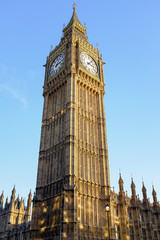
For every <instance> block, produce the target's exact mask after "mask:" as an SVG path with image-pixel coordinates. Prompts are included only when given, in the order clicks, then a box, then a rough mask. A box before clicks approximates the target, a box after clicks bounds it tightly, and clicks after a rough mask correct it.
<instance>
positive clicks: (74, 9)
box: [73, 2, 77, 12]
mask: <svg viewBox="0 0 160 240" xmlns="http://www.w3.org/2000/svg"><path fill="white" fill-rule="evenodd" d="M76 8H77V6H76V3H75V2H74V3H73V11H74V12H75V11H76Z"/></svg>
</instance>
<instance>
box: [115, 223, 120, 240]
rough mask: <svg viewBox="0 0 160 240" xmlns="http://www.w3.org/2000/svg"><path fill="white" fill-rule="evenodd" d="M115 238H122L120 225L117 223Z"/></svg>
mask: <svg viewBox="0 0 160 240" xmlns="http://www.w3.org/2000/svg"><path fill="white" fill-rule="evenodd" d="M115 239H121V235H120V226H119V225H115Z"/></svg>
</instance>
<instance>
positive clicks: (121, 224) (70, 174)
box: [0, 5, 160, 240]
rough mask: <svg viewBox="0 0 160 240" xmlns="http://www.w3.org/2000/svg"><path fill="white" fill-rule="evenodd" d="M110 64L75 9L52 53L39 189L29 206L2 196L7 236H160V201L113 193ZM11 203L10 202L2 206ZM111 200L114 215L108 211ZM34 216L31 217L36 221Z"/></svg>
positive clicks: (0, 223)
mask: <svg viewBox="0 0 160 240" xmlns="http://www.w3.org/2000/svg"><path fill="white" fill-rule="evenodd" d="M103 64H104V63H103V61H102V56H101V55H100V53H99V51H98V50H97V49H95V48H94V47H93V46H92V45H91V44H90V43H89V42H88V38H87V36H86V28H85V27H84V26H83V25H82V24H81V22H80V21H79V19H78V17H77V14H76V6H75V5H74V7H73V15H72V17H71V20H70V21H69V23H68V25H67V26H66V27H65V28H64V29H63V37H62V38H61V40H60V43H59V45H58V46H57V47H55V49H54V50H52V51H51V52H50V54H49V56H48V57H47V61H46V64H45V78H44V90H43V96H44V106H43V117H42V128H41V139H40V151H39V162H38V172H37V184H36V192H35V195H34V197H33V207H32V214H31V200H32V195H31V193H29V196H28V204H27V207H25V206H24V202H23V199H21V200H19V198H16V197H15V195H16V190H15V187H14V189H13V191H12V196H11V200H10V202H8V199H6V203H5V205H4V204H3V201H4V194H3V193H2V195H1V197H0V239H5V240H7V239H10V240H16V239H26V240H28V239H35V240H40V239H46V240H47V239H50V240H51V239H55V240H60V239H66V240H74V239H75V240H89V239H90V240H92V239H97V240H98V239H101V240H105V239H112V240H113V239H123V240H129V239H131V240H133V239H135V240H141V239H148V240H149V239H152V240H153V239H155V240H156V239H160V206H159V203H158V201H157V195H156V192H155V190H154V188H153V204H151V203H150V202H149V200H148V198H147V191H146V188H145V186H144V183H143V186H142V192H143V200H142V201H141V200H139V198H138V197H137V195H136V189H135V184H134V182H133V179H132V183H131V190H132V196H131V197H129V196H128V195H127V194H126V193H125V192H124V189H123V180H122V177H121V175H120V177H119V193H118V194H117V193H115V192H114V190H113V191H111V188H110V176H109V161H108V149H107V136H106V121H105V107H104V94H105V84H104V75H103ZM3 205H4V206H3ZM106 205H108V206H109V212H108V213H107V212H106ZM30 215H32V216H31V221H30Z"/></svg>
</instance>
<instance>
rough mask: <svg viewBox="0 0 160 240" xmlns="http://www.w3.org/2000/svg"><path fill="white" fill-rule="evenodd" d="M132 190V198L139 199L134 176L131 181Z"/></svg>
mask: <svg viewBox="0 0 160 240" xmlns="http://www.w3.org/2000/svg"><path fill="white" fill-rule="evenodd" d="M131 191H132V196H131V198H132V199H133V200H136V199H137V196H136V186H135V184H134V182H133V178H132V182H131Z"/></svg>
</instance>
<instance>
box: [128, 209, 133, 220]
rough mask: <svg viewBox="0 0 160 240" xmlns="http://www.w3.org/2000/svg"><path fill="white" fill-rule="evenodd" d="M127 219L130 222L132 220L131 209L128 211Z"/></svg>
mask: <svg viewBox="0 0 160 240" xmlns="http://www.w3.org/2000/svg"><path fill="white" fill-rule="evenodd" d="M128 218H129V219H130V220H131V219H132V213H131V209H128Z"/></svg>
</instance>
